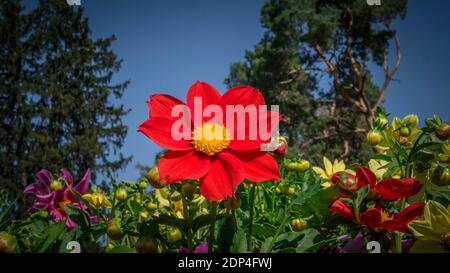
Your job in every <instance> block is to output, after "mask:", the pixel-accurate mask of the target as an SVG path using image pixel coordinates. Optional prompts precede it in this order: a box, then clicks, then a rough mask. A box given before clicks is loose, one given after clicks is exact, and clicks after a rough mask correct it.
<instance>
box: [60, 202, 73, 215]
mask: <svg viewBox="0 0 450 273" xmlns="http://www.w3.org/2000/svg"><path fill="white" fill-rule="evenodd" d="M70 204H72V202H71V201H70V200H67V199H66V200H63V201H61V202H59V203H58V206H59V208H60V209H61V211H62V212H64V213H66V208H67V206H68V205H70Z"/></svg>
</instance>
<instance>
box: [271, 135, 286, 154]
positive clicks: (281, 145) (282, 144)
mask: <svg viewBox="0 0 450 273" xmlns="http://www.w3.org/2000/svg"><path fill="white" fill-rule="evenodd" d="M277 141H278V144H277V148H276V149H275V151H274V153H275V155H277V156H279V157H284V156H285V155H286V154H287V152H288V144H287V140H286V138H285V137H282V136H281V137H278V138H277Z"/></svg>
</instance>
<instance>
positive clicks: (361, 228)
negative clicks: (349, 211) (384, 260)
mask: <svg viewBox="0 0 450 273" xmlns="http://www.w3.org/2000/svg"><path fill="white" fill-rule="evenodd" d="M352 203H353V210H354V211H355V218H356V221H357V222H358V225H359V229H360V230H361V235H362V236H363V240H364V243H365V245H366V246H367V244H368V243H369V241H368V240H367V237H366V233H365V232H364V229H363V226H362V225H361V220H360V219H359V207H358V205H357V204H356V201H355V200H354V199H352Z"/></svg>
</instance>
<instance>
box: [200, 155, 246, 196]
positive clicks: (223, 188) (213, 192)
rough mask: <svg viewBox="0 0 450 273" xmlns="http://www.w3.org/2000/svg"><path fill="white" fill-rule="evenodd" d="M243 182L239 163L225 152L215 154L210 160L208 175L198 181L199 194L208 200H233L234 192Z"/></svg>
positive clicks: (242, 170) (242, 173) (242, 171)
mask: <svg viewBox="0 0 450 273" xmlns="http://www.w3.org/2000/svg"><path fill="white" fill-rule="evenodd" d="M242 180H244V168H243V166H242V164H241V161H240V160H239V159H238V158H237V157H235V156H234V155H232V154H230V153H226V152H222V153H219V154H217V155H216V156H215V157H214V158H212V160H211V167H210V170H209V172H208V174H207V175H206V176H205V177H203V178H202V179H200V193H201V194H202V195H203V196H204V197H205V198H206V199H208V200H212V201H218V200H225V199H227V197H232V198H234V191H235V190H236V188H237V187H238V186H239V184H240V183H241V182H242Z"/></svg>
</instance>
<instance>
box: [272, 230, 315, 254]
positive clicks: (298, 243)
mask: <svg viewBox="0 0 450 273" xmlns="http://www.w3.org/2000/svg"><path fill="white" fill-rule="evenodd" d="M317 235H319V231H317V230H316V229H313V228H308V229H305V230H302V231H300V232H286V233H283V234H281V235H280V236H279V237H278V240H277V242H276V243H275V245H274V247H273V252H287V251H289V249H292V248H294V249H295V250H296V252H305V250H306V249H308V248H310V247H311V246H313V245H314V239H315V238H316V237H317Z"/></svg>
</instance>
